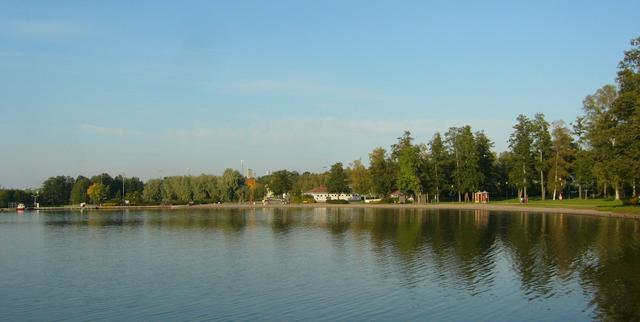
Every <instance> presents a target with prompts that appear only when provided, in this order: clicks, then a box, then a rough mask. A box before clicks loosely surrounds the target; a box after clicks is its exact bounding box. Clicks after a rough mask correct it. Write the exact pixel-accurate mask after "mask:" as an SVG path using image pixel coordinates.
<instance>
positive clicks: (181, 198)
mask: <svg viewBox="0 0 640 322" xmlns="http://www.w3.org/2000/svg"><path fill="white" fill-rule="evenodd" d="M162 198H163V200H165V201H167V202H178V203H182V204H185V203H188V202H191V201H193V189H192V187H191V176H172V177H165V178H164V180H162Z"/></svg>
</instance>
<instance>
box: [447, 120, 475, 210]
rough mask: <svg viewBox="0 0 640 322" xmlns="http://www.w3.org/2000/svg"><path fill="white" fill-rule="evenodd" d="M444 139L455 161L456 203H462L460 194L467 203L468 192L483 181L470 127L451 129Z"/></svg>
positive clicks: (453, 176) (453, 174)
mask: <svg viewBox="0 0 640 322" xmlns="http://www.w3.org/2000/svg"><path fill="white" fill-rule="evenodd" d="M446 137H447V143H448V145H449V149H450V150H451V152H450V153H451V154H452V155H453V157H454V161H455V167H454V169H453V172H452V178H453V184H454V187H455V189H456V191H457V192H458V201H459V202H461V201H462V193H464V194H465V201H469V192H473V191H475V190H477V189H478V187H479V186H480V182H481V181H482V179H483V174H482V173H481V172H480V167H479V162H478V161H479V158H478V154H477V151H476V146H475V141H474V137H473V133H472V132H471V127H470V126H468V125H467V126H464V127H459V128H455V127H452V128H450V129H449V131H448V132H447V134H446Z"/></svg>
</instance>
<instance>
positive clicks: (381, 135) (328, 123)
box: [167, 117, 511, 144]
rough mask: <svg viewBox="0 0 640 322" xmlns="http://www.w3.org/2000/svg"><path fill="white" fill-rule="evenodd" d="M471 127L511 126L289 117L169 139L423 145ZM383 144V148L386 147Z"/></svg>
mask: <svg viewBox="0 0 640 322" xmlns="http://www.w3.org/2000/svg"><path fill="white" fill-rule="evenodd" d="M464 125H471V126H472V128H473V130H474V131H480V130H484V131H485V132H487V133H488V134H491V132H493V131H492V130H493V129H496V128H501V129H507V128H509V127H510V126H511V123H510V122H508V121H505V120H499V119H474V120H465V119H449V120H439V119H438V120H437V119H397V120H376V119H339V118H334V117H286V118H275V119H259V120H249V121H247V122H246V123H244V124H242V126H236V127H230V126H226V125H225V126H222V127H218V126H198V127H196V128H186V129H176V130H172V131H169V132H168V133H167V135H168V137H170V138H173V139H179V140H203V141H236V142H237V141H244V142H247V141H251V142H256V143H261V144H266V143H268V142H272V143H274V142H281V143H282V142H287V143H295V142H304V141H306V140H335V141H339V142H348V141H349V140H350V139H351V140H359V141H362V140H364V141H378V142H379V141H380V139H391V140H393V139H395V138H396V137H398V136H400V135H402V133H403V132H404V131H405V130H409V131H411V132H412V133H413V134H414V137H416V138H417V139H418V140H419V141H424V140H426V139H427V138H430V137H431V136H432V135H433V134H434V133H435V132H438V131H439V132H446V131H447V130H448V129H449V127H452V126H464ZM382 143H383V142H380V143H379V144H382Z"/></svg>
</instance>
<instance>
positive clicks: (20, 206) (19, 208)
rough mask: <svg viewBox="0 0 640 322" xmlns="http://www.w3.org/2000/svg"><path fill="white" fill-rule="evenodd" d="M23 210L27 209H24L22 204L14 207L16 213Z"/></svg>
mask: <svg viewBox="0 0 640 322" xmlns="http://www.w3.org/2000/svg"><path fill="white" fill-rule="evenodd" d="M25 209H27V207H26V206H25V205H24V204H23V203H19V204H18V205H17V206H16V210H17V211H24V210H25Z"/></svg>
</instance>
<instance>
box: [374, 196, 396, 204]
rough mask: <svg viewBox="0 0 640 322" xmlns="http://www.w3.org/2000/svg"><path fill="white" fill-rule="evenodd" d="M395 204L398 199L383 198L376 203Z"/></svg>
mask: <svg viewBox="0 0 640 322" xmlns="http://www.w3.org/2000/svg"><path fill="white" fill-rule="evenodd" d="M396 202H398V199H396V198H391V197H384V198H382V199H380V201H378V202H377V203H396Z"/></svg>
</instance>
